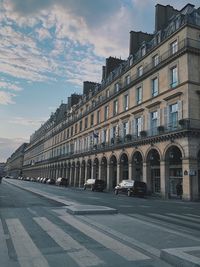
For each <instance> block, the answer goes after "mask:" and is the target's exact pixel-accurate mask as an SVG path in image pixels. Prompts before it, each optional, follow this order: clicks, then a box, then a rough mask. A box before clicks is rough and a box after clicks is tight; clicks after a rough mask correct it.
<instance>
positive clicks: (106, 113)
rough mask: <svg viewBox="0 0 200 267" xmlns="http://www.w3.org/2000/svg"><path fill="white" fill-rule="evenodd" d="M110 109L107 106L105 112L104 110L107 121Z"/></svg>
mask: <svg viewBox="0 0 200 267" xmlns="http://www.w3.org/2000/svg"><path fill="white" fill-rule="evenodd" d="M108 112H109V108H108V106H105V110H104V119H105V120H107V119H108V117H109V113H108Z"/></svg>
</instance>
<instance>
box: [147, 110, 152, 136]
mask: <svg viewBox="0 0 200 267" xmlns="http://www.w3.org/2000/svg"><path fill="white" fill-rule="evenodd" d="M151 128H152V127H151V112H149V113H148V117H147V131H148V132H150V131H151Z"/></svg>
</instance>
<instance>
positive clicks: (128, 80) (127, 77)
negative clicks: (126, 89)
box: [125, 75, 131, 85]
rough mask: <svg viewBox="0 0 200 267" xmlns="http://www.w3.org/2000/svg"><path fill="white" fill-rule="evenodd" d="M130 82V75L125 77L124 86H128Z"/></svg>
mask: <svg viewBox="0 0 200 267" xmlns="http://www.w3.org/2000/svg"><path fill="white" fill-rule="evenodd" d="M130 82H131V76H130V75H127V76H126V77H125V83H126V85H128V84H130Z"/></svg>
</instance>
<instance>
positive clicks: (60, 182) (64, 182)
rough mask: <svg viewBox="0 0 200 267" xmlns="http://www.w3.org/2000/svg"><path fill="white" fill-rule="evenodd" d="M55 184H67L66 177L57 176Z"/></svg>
mask: <svg viewBox="0 0 200 267" xmlns="http://www.w3.org/2000/svg"><path fill="white" fill-rule="evenodd" d="M56 185H60V186H68V179H66V178H61V177H59V178H58V179H57V180H56Z"/></svg>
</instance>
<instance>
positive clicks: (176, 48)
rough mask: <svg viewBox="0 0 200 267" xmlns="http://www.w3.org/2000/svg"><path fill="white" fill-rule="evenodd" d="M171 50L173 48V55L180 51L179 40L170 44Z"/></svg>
mask: <svg viewBox="0 0 200 267" xmlns="http://www.w3.org/2000/svg"><path fill="white" fill-rule="evenodd" d="M170 50H171V54H172V55H173V54H175V53H176V52H177V51H178V41H177V40H176V41H174V42H173V43H171V44H170Z"/></svg>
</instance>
